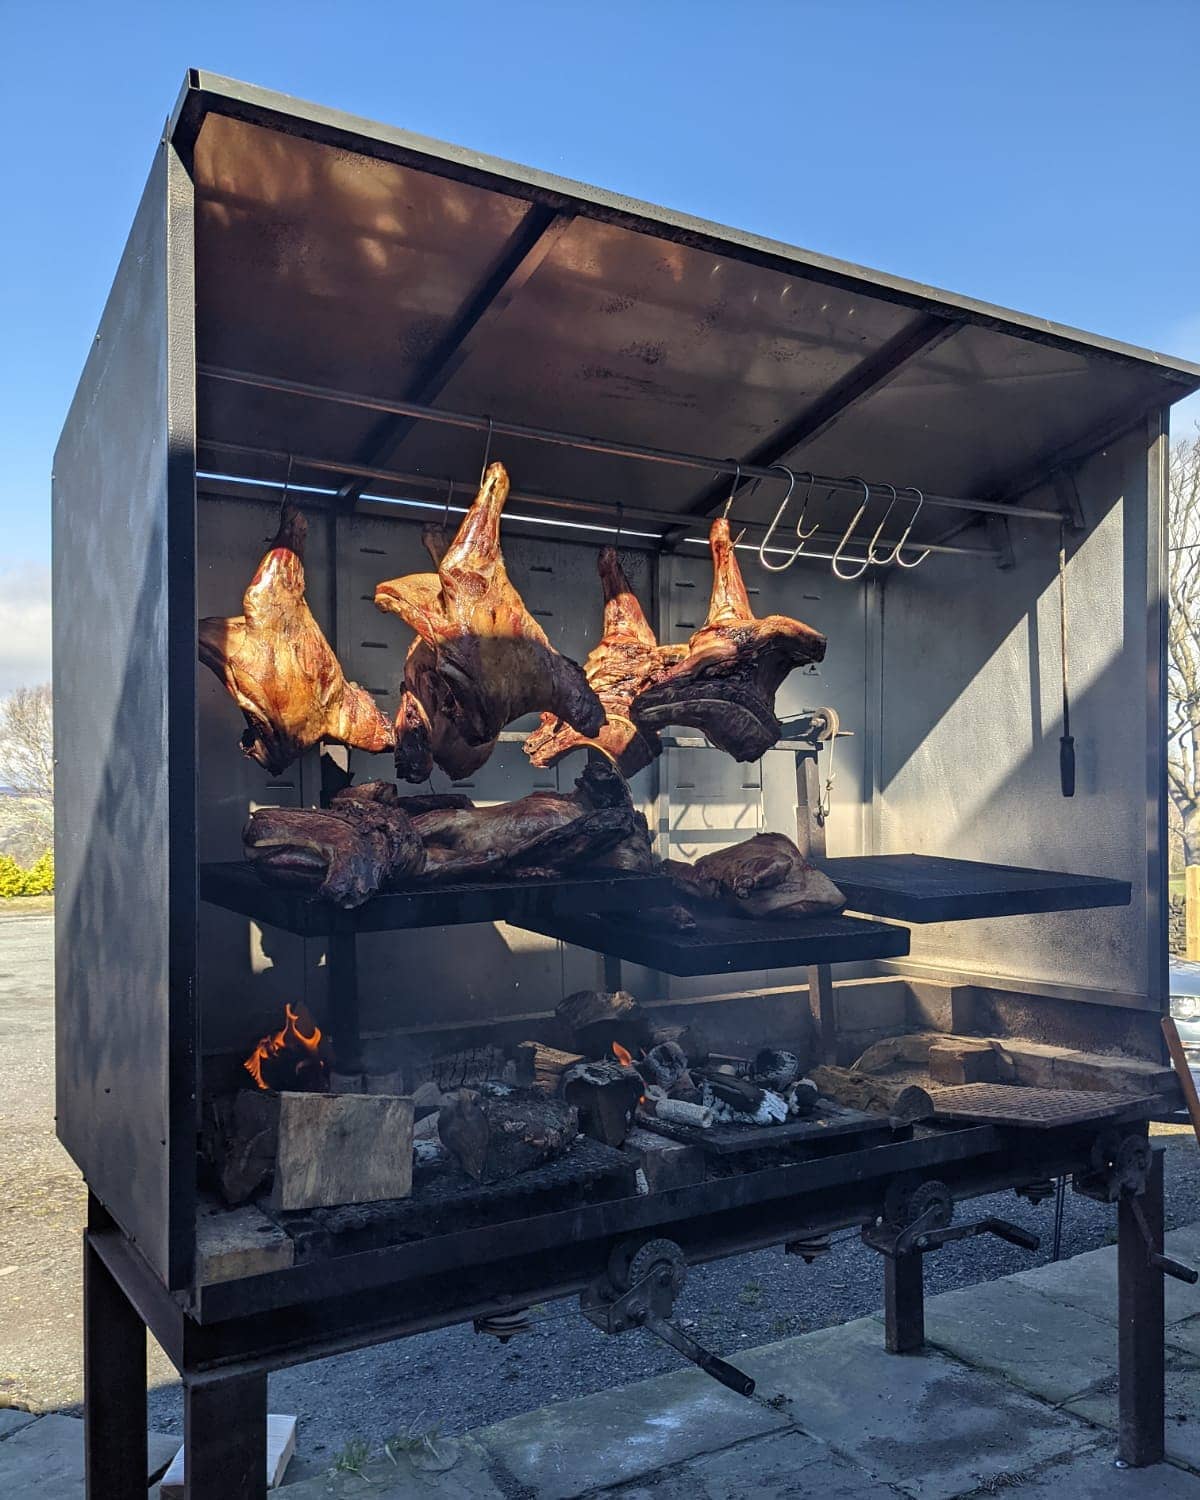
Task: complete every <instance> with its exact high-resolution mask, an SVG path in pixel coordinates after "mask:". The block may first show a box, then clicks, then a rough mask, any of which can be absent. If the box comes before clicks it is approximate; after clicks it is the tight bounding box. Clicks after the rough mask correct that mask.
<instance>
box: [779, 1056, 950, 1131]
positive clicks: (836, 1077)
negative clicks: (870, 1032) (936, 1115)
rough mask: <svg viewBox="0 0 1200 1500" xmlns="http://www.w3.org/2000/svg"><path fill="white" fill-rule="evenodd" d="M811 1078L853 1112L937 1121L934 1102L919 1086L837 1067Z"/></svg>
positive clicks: (813, 1070)
mask: <svg viewBox="0 0 1200 1500" xmlns="http://www.w3.org/2000/svg"><path fill="white" fill-rule="evenodd" d="M809 1077H810V1078H811V1079H812V1081H813V1082H814V1083H815V1084H816V1086H817V1088H818V1089H820V1091H821V1093H822V1094H824V1095H825V1096H826V1097H827V1098H829V1099H833V1100H836V1102H837V1103H838V1104H844V1105H846V1106H848V1107H849V1108H850V1109H866V1110H875V1111H877V1112H879V1113H882V1114H889V1115H892V1116H894V1117H895V1118H896V1119H898V1120H929V1119H932V1118H933V1100H932V1099H931V1098H930V1097H929V1095H928V1094H927V1093H926V1092H925V1090H924V1089H923V1088H919V1087H918V1086H917V1085H916V1084H912V1083H900V1082H894V1081H891V1080H889V1079H887V1078H878V1077H875V1076H874V1075H873V1074H870V1073H856V1072H854V1071H853V1070H852V1069H850V1068H835V1067H820V1068H810V1069H809Z"/></svg>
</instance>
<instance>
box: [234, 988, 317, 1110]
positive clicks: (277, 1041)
mask: <svg viewBox="0 0 1200 1500" xmlns="http://www.w3.org/2000/svg"><path fill="white" fill-rule="evenodd" d="M284 1017H285V1019H284V1023H283V1026H282V1028H281V1029H280V1030H279V1031H277V1032H275V1033H274V1035H271V1034H268V1035H267V1036H265V1037H263V1038H262V1040H261V1041H260V1042H259V1043H258V1045H257V1046H256V1047H255V1048H254V1051H253V1052H251V1054H250V1056H249V1057H248V1058H247V1059H246V1061H245V1062H244V1063H243V1065H242V1066H243V1067H244V1068H245V1069H246V1072H247V1073H249V1075H250V1077H251V1078H253V1080H254V1082H255V1084H256V1086H257V1087H258V1088H260V1089H277V1090H282V1089H291V1090H296V1091H298V1092H300V1093H304V1092H313V1093H324V1092H325V1090H327V1089H328V1088H329V1078H330V1072H331V1069H332V1064H333V1054H332V1049H331V1048H330V1045H329V1042H328V1041H327V1040H326V1038H325V1035H324V1033H323V1032H322V1031H321V1028H320V1027H319V1026H318V1025H317V1023H316V1022H315V1021H314V1020H313V1018H312V1017H311V1016H310V1015H309V1013H308V1010H307V1009H306V1008H305V1007H304V1006H303V1005H296V1006H292V1005H285V1006H284Z"/></svg>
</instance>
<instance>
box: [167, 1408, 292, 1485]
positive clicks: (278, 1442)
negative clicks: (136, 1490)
mask: <svg viewBox="0 0 1200 1500" xmlns="http://www.w3.org/2000/svg"><path fill="white" fill-rule="evenodd" d="M295 1451H296V1419H295V1417H292V1416H283V1415H281V1414H279V1413H276V1412H271V1413H270V1414H269V1415H268V1417H267V1488H268V1489H269V1490H273V1489H276V1488H278V1486H279V1483H280V1481H281V1480H282V1479H283V1475H284V1471H285V1470H286V1468H287V1466H288V1464H289V1463H290V1462H291V1460H292V1455H293V1454H294V1453H295ZM184 1462H185V1458H184V1449H183V1448H182V1446H181V1447H180V1449H179V1452H178V1453H176V1455H175V1457H174V1458H173V1459H172V1461H171V1467H170V1468H169V1469H168V1470H167V1472H166V1473H165V1474H164V1475H163V1477H162V1485H161V1488H160V1489H159V1496H160V1500H183V1496H184V1484H183V1467H184Z"/></svg>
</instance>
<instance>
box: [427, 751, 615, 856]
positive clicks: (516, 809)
mask: <svg viewBox="0 0 1200 1500" xmlns="http://www.w3.org/2000/svg"><path fill="white" fill-rule="evenodd" d="M413 827H414V828H415V829H416V831H417V833H418V835H419V836H420V838H421V840H422V842H423V843H424V845H425V857H426V866H425V873H426V875H427V877H428V878H430V879H434V880H471V879H479V878H486V877H487V876H498V875H516V876H522V877H535V876H548V875H555V874H560V873H562V872H563V871H565V870H569V869H572V868H577V867H579V866H581V865H591V864H598V863H602V862H603V857H604V856H605V855H606V854H607V853H608V851H610V850H612V849H614V848H616V847H617V846H619V845H620V844H621V843H623V842H624V841H625V840H627V839H629V838H631V837H634V836H635V835H636V832H637V813H636V811H635V809H634V806H633V803H632V801H631V799H630V796H629V788H628V787H627V786H626V784H625V781H624V778H623V777H622V776H621V775H620V773H619V772H617V771H615V770H613V768H612V767H611V766H609V765H606V764H604V763H603V762H597V763H592V764H589V765H587V766H585V767H584V769H583V772H582V774H581V775H580V776H579V778H578V779H577V781H576V782H575V791H574V792H572V793H569V794H568V793H565V792H531V793H530V794H529V796H528V797H521V798H520V799H519V800H518V801H516V802H502V803H500V804H499V805H498V806H496V807H472V808H441V809H438V810H435V811H433V812H427V813H421V814H418V816H416V817H415V818H414V819H413Z"/></svg>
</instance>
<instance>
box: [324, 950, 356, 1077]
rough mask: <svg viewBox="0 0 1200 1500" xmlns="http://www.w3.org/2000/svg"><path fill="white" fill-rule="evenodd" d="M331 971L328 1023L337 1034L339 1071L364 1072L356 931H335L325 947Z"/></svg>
mask: <svg viewBox="0 0 1200 1500" xmlns="http://www.w3.org/2000/svg"><path fill="white" fill-rule="evenodd" d="M325 967H326V969H327V970H328V973H327V976H326V977H327V983H328V991H327V994H328V1004H327V1009H326V1012H325V1020H326V1025H327V1028H328V1030H329V1032H330V1033H331V1035H332V1037H333V1051H334V1056H335V1058H336V1060H337V1070H338V1072H339V1073H361V1072H362V1070H363V1058H362V1029H361V1024H360V1021H359V1013H358V939H357V937H356V935H355V934H354V933H353V932H331V933H330V935H329V945H328V947H327V948H326V949H325Z"/></svg>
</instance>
